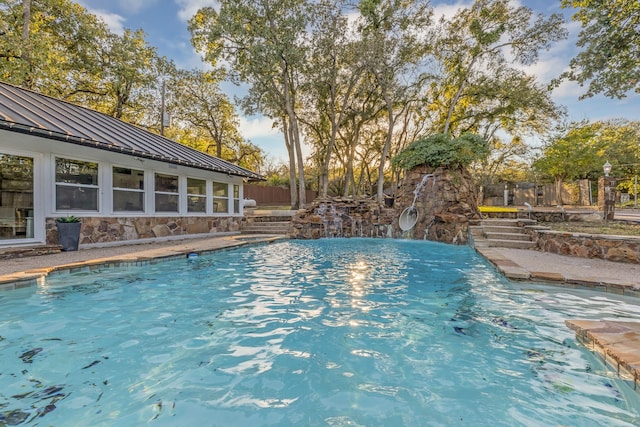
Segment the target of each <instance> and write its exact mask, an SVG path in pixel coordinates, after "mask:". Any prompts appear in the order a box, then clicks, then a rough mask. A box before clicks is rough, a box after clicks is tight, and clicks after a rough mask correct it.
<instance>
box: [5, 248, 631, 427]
mask: <svg viewBox="0 0 640 427" xmlns="http://www.w3.org/2000/svg"><path fill="white" fill-rule="evenodd" d="M635 302H636V301H635V300H624V299H620V298H618V297H615V296H610V295H604V294H587V293H580V292H572V293H569V292H567V291H565V290H563V289H561V288H546V287H542V286H539V285H521V284H519V285H512V284H510V283H508V282H506V281H505V280H503V279H502V278H501V277H500V276H498V275H497V274H496V273H495V271H494V269H493V268H492V267H491V266H489V265H487V264H486V263H485V262H484V260H482V259H480V258H478V257H477V256H476V255H475V253H474V252H473V251H472V250H471V249H470V248H467V247H457V246H447V245H443V244H438V243H433V242H416V241H394V240H384V241H380V240H368V239H348V240H346V239H344V240H343V239H333V240H330V239H327V240H322V241H314V242H307V241H303V242H300V241H290V242H280V243H275V244H270V245H265V246H256V247H251V248H244V249H240V250H233V251H225V252H219V253H215V254H212V255H210V256H201V257H198V258H194V259H189V260H183V261H172V262H169V263H166V264H157V265H153V266H145V267H140V268H128V269H123V270H104V271H101V272H98V273H85V274H84V275H81V276H80V275H77V276H76V275H61V276H57V277H56V278H54V279H53V280H50V281H49V282H48V283H47V284H46V285H45V286H42V287H39V288H37V289H22V290H18V291H15V292H5V293H2V294H0V313H3V314H2V316H1V317H0V360H2V368H0V425H3V424H4V425H22V424H24V425H86V424H91V425H96V426H103V425H104V426H110V425H119V426H137V425H140V424H144V423H148V422H153V424H154V425H170V426H173V425H216V426H217V425H220V426H225V425H234V426H235V425H237V426H243V425H244V426H254V425H393V426H396V425H407V426H413V425H474V426H478V425H479V426H483V425H486V426H489V425H490V426H502V425H504V426H512V425H584V426H590V425H619V426H624V425H638V424H639V421H640V418H639V414H640V411H639V409H638V399H637V396H636V395H635V394H634V392H633V391H632V389H631V388H630V387H629V385H628V384H626V383H624V382H623V381H620V380H619V379H618V378H617V377H616V375H614V374H612V373H611V372H609V371H607V369H605V367H604V366H603V365H602V363H601V362H600V361H599V360H598V359H597V358H596V357H594V356H593V355H592V354H591V353H590V352H589V351H586V350H585V349H584V348H582V347H581V346H580V345H578V344H577V343H576V341H575V339H574V336H573V333H572V331H570V330H569V329H568V328H566V327H565V326H564V320H565V319H567V318H589V317H594V318H603V317H604V318H625V319H637V320H640V319H639V317H640V315H639V314H638V313H639V312H640V311H639V310H638V307H637V305H635Z"/></svg>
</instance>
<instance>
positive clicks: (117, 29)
mask: <svg viewBox="0 0 640 427" xmlns="http://www.w3.org/2000/svg"><path fill="white" fill-rule="evenodd" d="M87 10H88V11H89V12H90V13H93V14H94V15H96V16H97V17H98V18H101V19H102V20H103V21H104V23H105V24H107V27H109V30H111V32H112V33H115V34H118V35H122V34H124V23H125V21H126V19H125V18H124V16H122V15H118V14H117V13H111V12H106V11H104V10H99V9H87Z"/></svg>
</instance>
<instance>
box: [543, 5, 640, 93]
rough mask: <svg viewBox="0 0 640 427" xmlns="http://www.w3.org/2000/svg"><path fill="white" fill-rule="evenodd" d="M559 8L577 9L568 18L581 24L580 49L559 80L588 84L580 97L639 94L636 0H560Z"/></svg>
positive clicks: (639, 23)
mask: <svg viewBox="0 0 640 427" xmlns="http://www.w3.org/2000/svg"><path fill="white" fill-rule="evenodd" d="M562 7H564V8H570V7H572V8H576V9H577V11H576V13H575V14H574V15H573V17H572V19H573V20H574V21H578V22H580V24H581V25H582V30H581V31H580V34H579V36H578V43H577V45H578V47H580V48H583V50H582V51H581V52H579V53H578V54H577V55H576V56H575V57H574V58H573V59H571V61H570V63H569V67H570V69H569V71H567V72H565V73H563V74H562V75H561V79H563V78H568V79H570V80H574V81H576V82H578V83H579V84H580V86H584V85H585V84H587V83H588V89H587V92H586V93H585V94H584V95H582V97H581V98H588V97H591V96H594V95H596V94H598V93H604V95H605V96H607V97H609V98H624V97H625V96H626V95H627V93H628V92H629V91H631V90H635V92H636V93H640V77H639V76H640V30H639V28H640V1H638V0H628V1H601V0H563V1H562ZM560 81H561V80H557V81H556V82H555V84H556V85H557V84H559V82H560Z"/></svg>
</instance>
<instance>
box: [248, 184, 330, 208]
mask: <svg viewBox="0 0 640 427" xmlns="http://www.w3.org/2000/svg"><path fill="white" fill-rule="evenodd" d="M316 197H318V192H317V191H311V190H306V198H307V203H309V202H311V201H312V200H315V198H316ZM244 198H245V199H253V200H255V201H256V205H257V206H258V207H260V206H290V205H291V190H289V188H286V187H267V186H263V185H253V184H245V185H244Z"/></svg>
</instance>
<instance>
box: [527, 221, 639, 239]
mask: <svg viewBox="0 0 640 427" xmlns="http://www.w3.org/2000/svg"><path fill="white" fill-rule="evenodd" d="M539 224H540V225H544V226H547V227H549V228H551V229H552V230H555V231H563V232H566V233H587V234H609V235H614V236H640V224H635V223H630V222H624V221H607V222H604V221H597V222H548V223H539Z"/></svg>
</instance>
